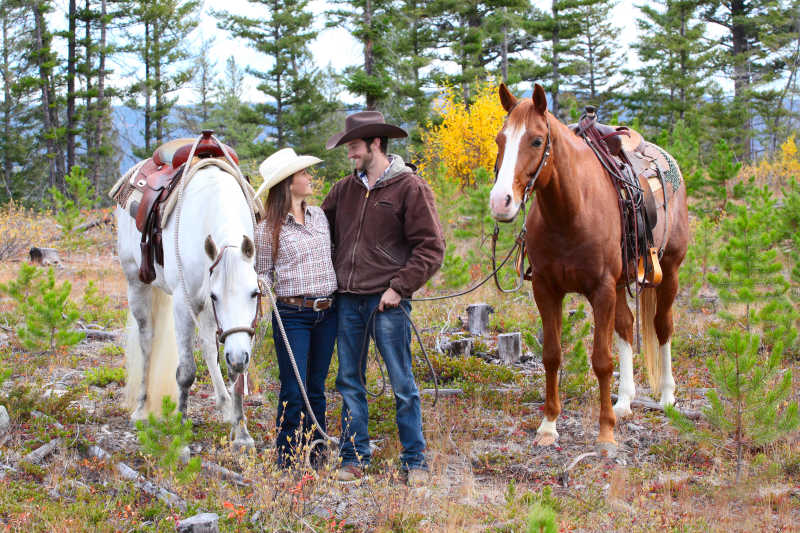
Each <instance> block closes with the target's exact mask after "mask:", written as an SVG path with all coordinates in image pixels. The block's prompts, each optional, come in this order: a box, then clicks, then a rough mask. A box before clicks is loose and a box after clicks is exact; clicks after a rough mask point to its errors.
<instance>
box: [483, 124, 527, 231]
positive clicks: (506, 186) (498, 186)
mask: <svg viewBox="0 0 800 533" xmlns="http://www.w3.org/2000/svg"><path fill="white" fill-rule="evenodd" d="M525 131H526V130H525V126H523V125H520V126H514V127H512V128H509V127H506V128H504V129H503V132H502V135H504V136H505V141H506V142H505V148H504V150H503V160H502V161H500V168H499V169H498V172H497V181H496V182H495V184H494V187H492V192H491V195H490V196H489V206H490V207H491V210H492V216H493V217H494V218H496V219H498V220H511V219H512V218H514V216H515V215H516V214H517V211H518V210H519V205H520V199H518V198H514V174H515V172H516V168H517V159H518V158H519V146H520V141H521V140H522V136H523V135H525Z"/></svg>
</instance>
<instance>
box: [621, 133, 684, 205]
mask: <svg viewBox="0 0 800 533" xmlns="http://www.w3.org/2000/svg"><path fill="white" fill-rule="evenodd" d="M640 137H641V136H640ZM623 150H624V151H625V155H626V156H628V160H629V161H630V162H631V165H633V170H634V174H636V175H637V176H641V175H642V174H644V173H646V172H648V171H650V172H655V171H656V170H657V171H658V172H660V173H661V175H662V176H664V181H666V182H667V183H669V184H671V185H672V192H673V193H674V192H675V191H677V190H678V188H679V187H680V186H681V182H682V181H683V177H682V176H681V173H680V170H678V165H677V164H676V163H675V160H674V159H673V158H672V156H670V155H669V154H667V153H666V152H665V151H664V150H662V149H661V148H660V147H658V146H656V145H655V144H652V143H649V142H647V141H645V140H642V141H641V143H640V144H639V145H638V146H637V147H636V148H635V149H633V150H628V148H627V147H626V146H625V139H624V137H623ZM648 178H650V176H648ZM660 188H661V185H660V184H659V189H660ZM654 190H655V189H654Z"/></svg>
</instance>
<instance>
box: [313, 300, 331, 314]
mask: <svg viewBox="0 0 800 533" xmlns="http://www.w3.org/2000/svg"><path fill="white" fill-rule="evenodd" d="M330 302H331V299H330V298H315V299H314V304H313V305H312V306H311V309H312V310H313V311H317V312H319V311H324V310H325V309H328V307H330V306H331V305H330ZM321 304H328V307H324V308H319V307H318V306H319V305H321Z"/></svg>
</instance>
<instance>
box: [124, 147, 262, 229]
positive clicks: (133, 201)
mask: <svg viewBox="0 0 800 533" xmlns="http://www.w3.org/2000/svg"><path fill="white" fill-rule="evenodd" d="M151 160H152V159H145V160H144V161H140V162H139V163H137V164H136V165H134V166H133V167H131V168H130V169H129V170H128V171H127V172H126V173H125V174H124V175H123V176H122V177H121V178H120V179H119V180H117V182H116V183H115V184H114V186H113V187H111V189H110V190H109V191H108V196H109V198H111V199H112V200H114V202H116V203H117V205H119V206H120V207H122V209H124V210H125V211H126V212H127V213H128V215H130V216H131V217H132V218H136V207H137V206H138V203H139V202H140V201H141V199H142V193H141V192H140V191H139V190H137V189H136V188H135V187H134V186H133V183H134V181H135V180H136V178H137V176H138V175H139V171H140V170H141V168H142V167H143V166H144V165H145V164H146V163H147V162H148V161H151ZM208 165H215V166H217V167H219V168H220V169H222V170H223V171H225V172H227V173H229V174H230V175H231V176H233V177H234V179H236V181H237V183H238V184H239V187H240V188H241V189H242V193H243V194H244V195H245V198H247V201H248V203H249V204H250V205H251V206H252V207H253V210H254V211H255V212H256V213H257V214H258V215H259V219H260V220H263V219H264V216H265V213H266V212H265V210H264V206H263V204H262V203H261V200H259V199H255V198H254V196H255V191H254V190H253V188H252V187H251V186H250V184H249V183H248V182H247V181H246V180H244V179H241V178H239V175H240V173H239V172H238V171H237V170H236V169H234V168H233V167H232V166H231V165H230V163H228V162H227V161H225V160H224V159H216V158H206V159H195V160H194V162H193V163H192V166H191V167H190V168H189V171H188V172H187V174H186V176H185V179H186V180H187V181H186V183H187V184H188V183H189V181H190V180H191V179H192V178H193V177H194V175H195V174H196V173H197V171H198V170H200V169H201V168H204V167H207V166H208ZM178 187H180V184H178V186H176V187H175V189H174V190H173V192H172V194H170V196H169V197H168V198H167V200H166V201H165V202H163V203H162V204H161V207H160V209H161V227H162V228H164V227H166V225H167V221H168V220H169V216H170V214H171V213H172V211H173V210H174V208H175V204H176V203H177V201H178V193H177V189H178ZM132 209H133V212H131V210H132Z"/></svg>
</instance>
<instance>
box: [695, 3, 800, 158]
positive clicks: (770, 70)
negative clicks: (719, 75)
mask: <svg viewBox="0 0 800 533" xmlns="http://www.w3.org/2000/svg"><path fill="white" fill-rule="evenodd" d="M698 3H699V4H700V6H701V15H702V18H703V19H704V20H705V21H707V22H709V23H712V24H715V25H716V26H717V27H719V28H721V29H722V31H723V32H725V36H724V38H723V39H722V47H721V52H722V54H721V58H722V60H723V65H722V67H723V68H722V72H725V73H728V74H729V76H730V77H731V79H732V81H733V86H734V99H733V102H732V104H731V105H730V109H731V110H732V112H733V113H735V115H736V117H737V119H738V120H737V122H738V125H739V128H738V134H737V136H736V143H735V145H736V148H737V151H739V150H740V151H741V153H742V154H743V157H744V158H745V159H750V158H751V157H752V153H753V145H752V139H753V135H754V129H755V128H754V122H753V118H754V114H753V112H752V110H753V108H754V106H753V104H754V103H756V101H758V100H761V101H762V104H761V105H760V107H762V109H761V115H762V118H764V117H765V115H766V117H765V118H767V120H768V121H769V117H770V114H771V112H774V113H776V114H777V115H781V114H783V111H782V110H781V108H782V107H783V99H782V98H776V96H778V95H779V94H781V93H779V92H773V93H772V94H769V89H770V85H771V84H772V83H773V82H774V81H775V80H778V79H781V77H782V76H783V75H784V74H785V72H786V70H787V69H789V68H790V67H791V66H792V65H791V64H787V62H786V57H793V55H794V56H796V53H793V52H791V51H790V52H787V51H786V50H787V48H789V47H793V46H794V44H795V43H796V41H797V38H798V36H797V31H796V20H795V19H796V15H795V11H796V6H795V5H794V3H792V2H775V1H772V0H753V1H749V2H742V1H736V2H731V1H727V0H700V1H699V2H698ZM775 52H778V53H777V54H776V53H775ZM795 69H796V66H795ZM761 89H766V92H761ZM765 102H766V103H765Z"/></svg>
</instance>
